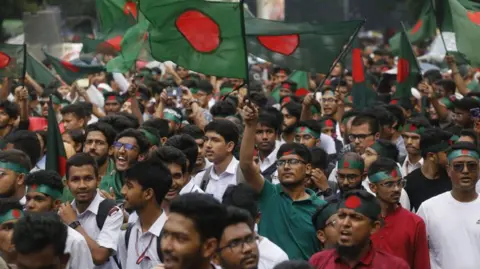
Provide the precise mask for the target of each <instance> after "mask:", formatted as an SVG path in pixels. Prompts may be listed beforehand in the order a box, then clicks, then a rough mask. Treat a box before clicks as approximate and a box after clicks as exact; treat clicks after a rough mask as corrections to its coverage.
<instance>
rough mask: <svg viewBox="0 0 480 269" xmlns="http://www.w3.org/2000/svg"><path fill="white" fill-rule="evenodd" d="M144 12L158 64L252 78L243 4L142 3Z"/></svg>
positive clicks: (150, 0)
mask: <svg viewBox="0 0 480 269" xmlns="http://www.w3.org/2000/svg"><path fill="white" fill-rule="evenodd" d="M140 10H141V12H142V13H143V14H144V15H145V17H146V18H147V19H148V20H149V21H150V23H151V24H152V28H153V29H151V30H150V31H149V42H150V49H151V53H152V56H153V58H155V59H156V60H158V61H162V62H163V61H173V62H175V63H176V64H178V65H180V66H183V67H185V68H188V69H190V70H193V71H197V72H200V73H204V74H207V75H215V76H221V77H230V78H243V79H245V78H247V77H248V72H247V69H248V65H247V52H246V50H245V39H244V29H243V7H242V5H241V3H238V2H237V3H233V2H211V1H198V0H162V1H157V0H142V1H140Z"/></svg>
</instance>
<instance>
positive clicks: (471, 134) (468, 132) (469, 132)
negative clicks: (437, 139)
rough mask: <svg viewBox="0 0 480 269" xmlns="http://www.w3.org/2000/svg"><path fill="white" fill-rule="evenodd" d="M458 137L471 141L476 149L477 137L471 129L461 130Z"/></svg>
mask: <svg viewBox="0 0 480 269" xmlns="http://www.w3.org/2000/svg"><path fill="white" fill-rule="evenodd" d="M460 136H468V137H470V138H472V139H473V144H475V146H477V147H478V136H477V133H475V131H474V130H473V129H463V130H462V132H460Z"/></svg>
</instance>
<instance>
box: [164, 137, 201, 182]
mask: <svg viewBox="0 0 480 269" xmlns="http://www.w3.org/2000/svg"><path fill="white" fill-rule="evenodd" d="M165 146H172V147H174V148H177V149H179V150H181V151H182V152H183V154H185V156H186V157H187V160H188V163H189V165H188V172H189V173H191V172H192V171H193V168H194V167H195V163H196V162H197V157H198V145H197V142H195V139H194V138H193V137H191V136H190V135H188V134H180V135H174V136H172V137H170V138H169V139H167V141H166V142H165Z"/></svg>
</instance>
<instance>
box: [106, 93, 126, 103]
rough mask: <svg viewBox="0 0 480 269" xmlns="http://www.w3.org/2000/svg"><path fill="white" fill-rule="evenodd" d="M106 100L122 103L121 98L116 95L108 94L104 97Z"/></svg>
mask: <svg viewBox="0 0 480 269" xmlns="http://www.w3.org/2000/svg"><path fill="white" fill-rule="evenodd" d="M106 100H107V101H117V102H118V103H120V104H121V103H122V98H121V97H120V96H118V95H108V96H107V98H106Z"/></svg>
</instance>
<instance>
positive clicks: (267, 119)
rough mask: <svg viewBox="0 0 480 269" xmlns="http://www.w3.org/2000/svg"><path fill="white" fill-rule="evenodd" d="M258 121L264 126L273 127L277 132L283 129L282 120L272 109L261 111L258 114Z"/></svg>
mask: <svg viewBox="0 0 480 269" xmlns="http://www.w3.org/2000/svg"><path fill="white" fill-rule="evenodd" d="M258 123H259V124H260V125H262V126H265V127H268V128H272V129H273V130H275V133H277V134H278V133H280V132H281V130H282V121H279V120H278V117H277V116H276V115H275V114H273V113H271V112H270V111H268V110H267V111H265V110H263V111H260V114H259V115H258Z"/></svg>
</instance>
